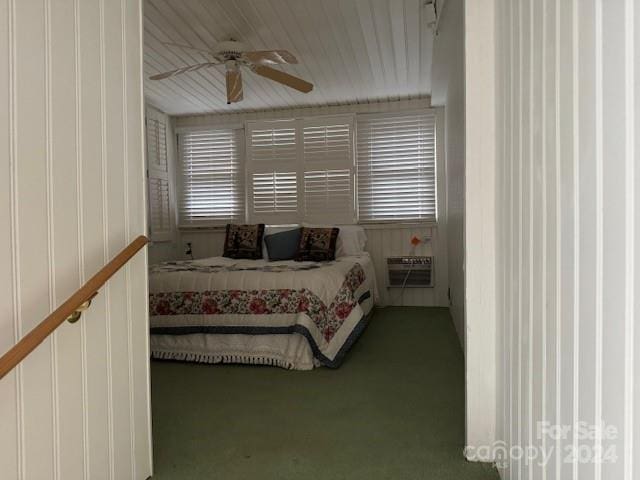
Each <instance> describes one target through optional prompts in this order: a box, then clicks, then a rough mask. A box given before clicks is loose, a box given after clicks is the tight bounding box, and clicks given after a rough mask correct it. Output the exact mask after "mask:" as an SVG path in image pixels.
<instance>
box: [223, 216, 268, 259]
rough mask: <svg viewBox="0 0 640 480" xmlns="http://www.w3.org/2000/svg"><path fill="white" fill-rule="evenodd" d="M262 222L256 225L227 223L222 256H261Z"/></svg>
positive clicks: (258, 257)
mask: <svg viewBox="0 0 640 480" xmlns="http://www.w3.org/2000/svg"><path fill="white" fill-rule="evenodd" d="M263 235H264V223H259V224H257V225H232V224H228V225H227V236H226V238H225V240H224V253H223V256H224V257H228V258H237V259H239V258H247V259H251V260H258V259H260V258H262V236H263Z"/></svg>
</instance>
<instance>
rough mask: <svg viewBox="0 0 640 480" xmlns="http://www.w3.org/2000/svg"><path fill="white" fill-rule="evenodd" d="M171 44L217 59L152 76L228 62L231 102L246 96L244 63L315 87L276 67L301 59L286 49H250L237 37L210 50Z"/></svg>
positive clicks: (289, 82)
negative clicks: (272, 66) (243, 90)
mask: <svg viewBox="0 0 640 480" xmlns="http://www.w3.org/2000/svg"><path fill="white" fill-rule="evenodd" d="M166 45H168V46H173V47H180V48H188V49H192V50H196V51H198V52H200V53H206V54H208V55H210V56H212V57H213V59H214V61H213V62H205V63H198V64H195V65H187V66H186V67H181V68H177V69H175V70H170V71H168V72H163V73H159V74H157V75H153V76H151V77H149V79H150V80H163V79H165V78H169V77H173V76H176V75H181V74H183V73H189V72H195V71H197V70H200V69H202V68H210V67H215V66H217V65H224V66H225V81H226V87H227V104H231V103H236V102H239V101H241V100H242V98H243V94H242V72H241V70H240V67H248V68H249V69H250V70H251V71H252V72H253V73H256V74H257V75H260V76H261V77H264V78H267V79H269V80H272V81H274V82H278V83H280V84H282V85H285V86H287V87H289V88H293V89H294V90H297V91H299V92H302V93H309V92H310V91H311V90H313V84H311V83H309V82H307V81H305V80H303V79H301V78H298V77H296V76H294V75H290V74H288V73H286V72H283V71H282V70H276V69H275V68H271V67H270V66H269V65H286V64H296V63H298V59H297V58H296V57H295V56H294V55H293V54H292V53H290V52H288V51H286V50H256V51H247V50H246V47H245V45H244V44H242V43H241V42H237V41H235V40H229V41H226V42H220V43H219V44H218V45H217V46H216V49H215V51H212V52H209V51H207V50H203V49H200V48H195V47H191V46H188V45H178V44H174V43H166Z"/></svg>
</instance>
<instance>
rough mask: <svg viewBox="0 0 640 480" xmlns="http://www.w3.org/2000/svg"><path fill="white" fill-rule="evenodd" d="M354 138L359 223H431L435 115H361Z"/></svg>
mask: <svg viewBox="0 0 640 480" xmlns="http://www.w3.org/2000/svg"><path fill="white" fill-rule="evenodd" d="M357 137H358V144H357V150H358V156H357V168H358V209H359V218H360V221H361V222H385V221H412V220H435V219H436V138H435V137H436V118H435V115H434V114H433V113H430V112H425V113H419V114H389V115H366V116H362V117H359V118H358V126H357Z"/></svg>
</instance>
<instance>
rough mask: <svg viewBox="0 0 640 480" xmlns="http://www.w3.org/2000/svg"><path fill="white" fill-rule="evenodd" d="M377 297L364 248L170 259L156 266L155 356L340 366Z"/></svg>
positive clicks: (152, 297)
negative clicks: (291, 256) (326, 254)
mask: <svg viewBox="0 0 640 480" xmlns="http://www.w3.org/2000/svg"><path fill="white" fill-rule="evenodd" d="M375 296H376V285H375V274H374V271H373V265H372V261H371V258H370V257H369V255H368V254H367V253H365V252H363V253H360V254H358V255H349V256H342V257H339V258H337V259H335V260H333V261H330V262H298V261H292V260H287V261H275V262H274V261H271V262H269V261H266V260H238V259H230V258H225V257H213V258H206V259H201V260H195V261H177V262H165V263H162V264H158V265H155V266H152V267H151V269H150V282H149V309H150V326H151V355H152V357H153V358H156V359H170V360H183V361H193V362H203V363H245V364H261V365H274V366H279V367H283V368H287V369H296V370H310V369H313V368H314V367H319V366H326V367H331V368H336V367H338V366H339V365H340V364H341V363H342V361H343V360H344V358H345V355H346V354H347V352H348V350H349V349H350V347H351V346H352V345H353V343H354V342H355V341H356V340H357V338H358V337H359V336H360V334H361V333H362V331H363V330H364V328H365V327H366V325H367V322H368V320H369V317H370V315H371V311H372V308H373V304H374V298H375Z"/></svg>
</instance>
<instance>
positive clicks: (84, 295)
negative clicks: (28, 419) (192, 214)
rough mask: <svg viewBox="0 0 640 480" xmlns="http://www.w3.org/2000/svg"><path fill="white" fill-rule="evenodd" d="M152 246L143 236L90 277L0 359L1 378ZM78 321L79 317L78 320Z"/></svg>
mask: <svg viewBox="0 0 640 480" xmlns="http://www.w3.org/2000/svg"><path fill="white" fill-rule="evenodd" d="M147 243H149V239H148V238H147V237H145V236H144V235H140V236H139V237H138V238H136V239H135V240H134V241H133V242H131V243H130V244H129V245H127V247H126V248H125V249H124V250H122V251H121V252H120V253H119V254H118V255H116V256H115V257H114V258H113V259H112V260H111V261H110V262H109V263H107V264H106V265H105V266H104V267H102V268H101V269H100V271H99V272H98V273H96V274H95V275H94V276H93V277H91V278H90V279H89V280H88V281H87V282H86V283H85V284H84V285H83V286H82V287H80V288H79V289H78V290H76V292H75V293H74V294H73V295H71V296H70V297H69V298H68V299H67V301H66V302H64V303H63V304H62V305H60V306H59V307H58V308H56V309H55V310H54V311H53V312H52V313H51V314H49V316H48V317H47V318H45V319H44V320H43V321H42V322H40V324H38V326H36V327H35V328H34V329H33V330H31V331H30V332H29V333H27V334H26V335H25V336H24V337H22V339H21V340H20V341H19V342H18V343H16V344H15V345H14V346H13V348H11V349H10V350H9V351H8V352H7V353H5V354H4V355H3V356H2V357H1V358H0V379H2V378H3V377H4V376H5V375H6V374H7V373H9V372H10V371H11V370H13V369H14V368H15V366H16V365H18V364H19V363H20V362H21V361H22V360H24V358H25V357H26V356H27V355H29V354H30V353H31V352H32V351H33V350H34V349H35V348H36V347H37V346H38V345H40V344H41V343H42V342H43V341H44V340H45V339H46V338H47V337H48V336H49V335H51V333H52V332H53V331H54V330H55V329H56V328H58V327H59V326H60V325H61V324H62V323H64V321H65V320H67V319H68V318H70V317H72V316H73V315H74V314H76V312H78V311H79V309H82V307H83V306H85V307H86V306H88V302H90V301H91V299H92V298H93V297H95V296H96V294H97V293H98V290H100V288H101V287H102V286H103V285H104V284H105V283H106V282H107V280H109V279H110V278H111V277H112V276H113V275H114V274H115V273H116V272H117V271H118V270H120V268H122V266H123V265H124V264H125V263H127V262H128V261H129V260H130V259H131V257H133V256H134V255H135V254H136V253H138V251H139V250H140V249H141V248H142V247H144V246H145V245H146V244H147ZM75 318H76V319H77V316H76V317H75Z"/></svg>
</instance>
